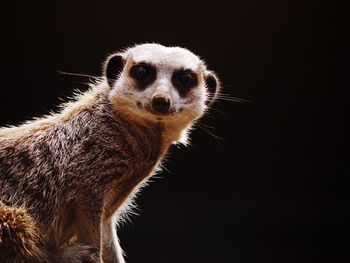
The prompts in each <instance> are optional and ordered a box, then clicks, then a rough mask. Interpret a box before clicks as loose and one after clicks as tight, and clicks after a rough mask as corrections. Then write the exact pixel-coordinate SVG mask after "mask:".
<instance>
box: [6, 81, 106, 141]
mask: <svg viewBox="0 0 350 263" xmlns="http://www.w3.org/2000/svg"><path fill="white" fill-rule="evenodd" d="M106 89H108V84H107V83H106V82H105V81H100V82H99V83H97V84H93V85H91V86H90V89H89V90H88V91H86V92H84V93H79V94H75V96H74V98H72V99H71V100H70V101H69V102H67V103H64V104H62V105H61V106H60V110H59V111H58V112H56V113H51V114H48V115H45V116H42V117H37V118H33V119H32V120H29V121H26V122H24V123H23V124H20V125H16V126H9V127H1V128H0V138H1V137H10V138H11V137H14V138H16V137H21V136H26V135H29V134H32V133H35V132H40V131H44V130H46V129H48V128H51V127H53V126H55V125H59V124H62V123H64V122H66V121H68V120H69V119H71V118H72V117H73V116H74V115H75V114H77V113H79V112H83V111H85V110H87V109H89V108H90V107H91V106H92V105H93V104H94V102H96V101H97V100H99V99H101V98H102V96H103V95H104V92H105V91H106Z"/></svg>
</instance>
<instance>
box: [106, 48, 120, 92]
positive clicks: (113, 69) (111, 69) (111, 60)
mask: <svg viewBox="0 0 350 263" xmlns="http://www.w3.org/2000/svg"><path fill="white" fill-rule="evenodd" d="M124 64H125V58H124V57H123V55H122V54H121V53H117V54H113V55H111V56H109V57H108V58H107V59H106V62H105V65H104V75H105V76H106V78H107V82H108V84H109V86H110V87H112V86H113V84H114V83H115V81H116V80H117V79H118V77H119V75H120V73H121V72H122V71H123V68H124Z"/></svg>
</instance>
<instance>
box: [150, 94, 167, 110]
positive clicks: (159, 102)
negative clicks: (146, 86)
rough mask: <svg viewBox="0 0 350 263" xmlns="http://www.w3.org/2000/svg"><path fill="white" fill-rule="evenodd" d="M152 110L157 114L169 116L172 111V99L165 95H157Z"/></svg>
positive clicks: (153, 99) (153, 100)
mask: <svg viewBox="0 0 350 263" xmlns="http://www.w3.org/2000/svg"><path fill="white" fill-rule="evenodd" d="M152 109H153V111H154V113H156V114H161V115H166V114H168V113H169V110H170V98H169V97H167V96H163V95H155V96H154V97H153V98H152Z"/></svg>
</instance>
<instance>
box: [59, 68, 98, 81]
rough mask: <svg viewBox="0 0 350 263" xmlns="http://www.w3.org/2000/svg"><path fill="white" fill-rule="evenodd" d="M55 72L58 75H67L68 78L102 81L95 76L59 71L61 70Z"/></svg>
mask: <svg viewBox="0 0 350 263" xmlns="http://www.w3.org/2000/svg"><path fill="white" fill-rule="evenodd" d="M57 72H58V73H59V74H62V75H68V76H75V77H85V78H93V79H95V80H101V79H103V78H102V77H96V76H93V75H89V74H84V73H73V72H65V71H61V70H58V71H57Z"/></svg>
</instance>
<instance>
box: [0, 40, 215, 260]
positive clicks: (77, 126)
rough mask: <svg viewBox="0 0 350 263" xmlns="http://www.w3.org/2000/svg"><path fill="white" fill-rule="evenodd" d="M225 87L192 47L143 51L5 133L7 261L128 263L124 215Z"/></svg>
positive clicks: (115, 61) (0, 224)
mask: <svg viewBox="0 0 350 263" xmlns="http://www.w3.org/2000/svg"><path fill="white" fill-rule="evenodd" d="M135 65H136V66H138V68H136V70H138V72H137V74H139V75H138V77H136V78H135V76H134V75H133V74H132V72H133V70H134V71H135ZM139 65H141V66H139ZM142 65H146V66H142ZM152 70H153V71H152ZM150 72H153V73H152V74H153V75H152V74H151V73H150ZM184 72H185V73H184ZM188 72H190V73H188ZM140 74H141V75H140ZM179 74H180V76H181V79H180V78H179V79H180V82H181V83H180V84H178V83H179V79H177V78H178V77H177V76H178V75H179ZM140 76H141V77H144V76H146V78H147V77H149V80H148V82H147V85H144V84H145V83H146V82H145V81H143V80H142V79H141V80H140V78H141V77H140ZM151 77H152V79H151ZM186 81H187V84H188V85H187V86H186V85H185V84H186ZM183 82H185V84H183ZM189 84H191V85H189ZM181 85H185V86H186V88H183V87H182V86H181ZM219 88H220V84H219V81H218V79H217V77H216V76H215V74H214V73H213V72H211V71H209V70H208V69H207V68H206V65H205V63H204V62H203V61H202V60H201V59H199V58H198V57H197V56H196V55H194V54H193V53H191V52H190V51H188V50H187V49H183V48H179V47H164V46H162V45H159V44H142V45H137V46H135V47H132V48H129V49H127V50H124V51H123V52H119V53H116V54H113V55H111V56H109V57H108V59H107V61H106V63H105V65H104V76H103V78H102V79H101V81H99V82H98V83H96V84H93V85H92V86H91V89H90V90H89V91H88V92H85V93H84V94H82V95H80V96H78V97H77V99H76V100H75V101H74V102H70V103H68V104H66V105H64V107H63V109H62V110H61V112H59V113H57V114H53V115H50V116H47V117H44V118H40V119H37V120H33V121H30V122H27V123H25V124H23V125H21V126H18V127H10V128H2V129H0V185H1V187H0V201H1V202H0V261H1V262H4V263H9V262H66V263H77V262H104V263H107V262H114V263H124V262H125V261H124V258H123V252H122V250H121V247H120V245H119V242H118V238H117V233H116V229H115V225H116V222H117V221H118V220H120V217H121V211H122V210H123V209H122V208H123V207H127V204H128V203H130V202H131V201H130V200H131V198H132V197H133V196H134V195H135V193H136V192H137V191H138V189H139V188H140V186H141V185H142V184H144V183H145V182H147V180H148V179H149V178H150V177H151V176H152V174H153V173H154V171H155V170H156V168H157V167H159V165H160V162H161V160H162V158H163V157H164V155H165V154H166V152H167V151H168V149H169V146H170V145H171V144H173V143H178V142H181V143H184V144H186V142H187V137H188V132H189V130H190V128H191V126H192V125H193V124H194V123H195V122H196V121H197V120H198V119H199V118H200V117H201V116H202V115H203V114H204V113H205V111H206V110H207V108H208V106H209V105H210V103H211V102H212V101H213V99H214V98H215V96H216V94H217V92H218V90H219ZM72 240H73V241H72ZM16 251H20V252H18V253H17V252H16Z"/></svg>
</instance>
